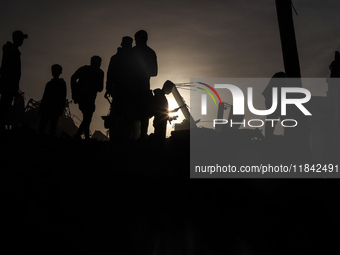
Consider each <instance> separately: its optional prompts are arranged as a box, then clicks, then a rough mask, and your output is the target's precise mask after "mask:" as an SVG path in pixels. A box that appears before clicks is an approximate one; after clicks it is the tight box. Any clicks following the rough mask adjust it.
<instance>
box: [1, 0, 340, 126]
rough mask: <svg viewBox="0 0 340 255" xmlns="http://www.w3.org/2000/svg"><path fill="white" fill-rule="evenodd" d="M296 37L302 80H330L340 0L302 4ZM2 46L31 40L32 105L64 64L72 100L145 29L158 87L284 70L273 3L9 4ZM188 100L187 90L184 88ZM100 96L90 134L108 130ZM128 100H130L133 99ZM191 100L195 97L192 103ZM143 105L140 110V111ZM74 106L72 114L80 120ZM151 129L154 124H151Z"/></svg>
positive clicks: (27, 68) (27, 75)
mask: <svg viewBox="0 0 340 255" xmlns="http://www.w3.org/2000/svg"><path fill="white" fill-rule="evenodd" d="M293 3H294V6H295V8H296V10H297V12H298V16H296V15H295V14H294V22H295V32H296V36H297V43H298V50H299V57H300V65H301V73H302V76H303V77H327V76H329V70H328V66H329V64H330V62H331V61H332V59H333V56H334V51H335V50H340V40H339V38H338V37H339V32H340V29H339V26H340V15H339V13H340V1H334V0H333V1H330V0H324V1H320V0H295V1H293ZM0 19H1V22H0V31H1V33H0V44H1V45H3V44H5V43H6V41H10V40H11V34H12V32H13V31H14V30H22V31H23V32H24V33H27V34H28V35H29V37H28V39H27V40H25V42H24V45H23V46H22V47H21V48H20V51H21V53H22V57H21V59H22V78H21V82H20V88H21V90H22V91H24V92H25V96H26V100H28V99H30V98H34V99H35V100H40V99H41V97H42V94H43V91H44V87H45V85H46V83H47V81H49V80H50V79H51V72H50V67H51V65H53V64H56V63H58V64H60V65H62V67H63V74H62V75H61V77H62V78H64V79H65V80H66V82H67V86H68V96H67V97H68V99H71V93H70V77H71V75H72V74H73V73H74V72H75V71H76V70H77V68H79V67H80V66H83V65H85V64H89V62H90V57H91V56H93V55H99V56H101V57H102V59H103V62H102V70H103V71H104V72H105V73H106V71H107V67H108V62H109V60H110V58H111V56H112V55H113V54H115V53H116V51H117V47H119V46H120V42H121V38H122V37H123V36H131V37H133V35H134V33H135V32H137V31H138V30H140V29H144V30H146V31H147V32H148V33H149V41H148V45H149V46H150V47H151V48H152V49H154V50H155V52H156V54H157V57H158V66H159V74H158V76H157V77H154V78H152V79H151V86H152V89H154V88H157V87H161V86H162V85H163V83H164V82H165V81H166V80H171V81H173V82H175V83H180V82H188V81H190V78H199V77H235V78H236V77H240V78H251V77H254V78H256V77H257V78H261V77H271V76H272V75H273V74H274V73H275V72H278V71H281V70H282V71H283V61H282V54H281V44H280V37H279V31H278V24H277V17H276V9H275V1H274V0H257V1H249V0H248V1H246V0H210V1H183V0H181V1H178V0H172V1H159V0H157V1H156V0H155V1H151V0H146V1H136V0H133V1H124V2H123V1H112V0H111V1H100V0H98V1H88V0H83V1H64V0H59V1H46V0H45V1H42V0H39V1H34V0H31V1H23V0H21V1H18V0H12V1H6V2H3V3H2V4H1V7H0ZM105 76H106V75H105ZM180 92H181V93H182V94H183V96H184V97H185V98H187V97H188V92H187V91H180ZM103 95H104V92H102V93H100V94H98V99H97V110H96V112H95V113H94V119H93V123H92V126H91V130H92V131H93V132H94V130H101V131H103V132H104V131H105V129H104V127H103V121H102V120H101V119H100V116H101V115H106V114H107V113H108V109H109V105H108V103H107V102H106V101H105V99H104V98H103ZM126 99H127V100H128V95H126ZM187 101H188V99H187ZM136 107H137V106H136ZM77 109H78V107H77V106H76V107H75V106H73V107H72V112H73V113H75V114H76V115H77V116H79V117H81V114H80V113H79V111H78V110H77ZM150 126H152V124H150Z"/></svg>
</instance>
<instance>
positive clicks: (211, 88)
mask: <svg viewBox="0 0 340 255" xmlns="http://www.w3.org/2000/svg"><path fill="white" fill-rule="evenodd" d="M197 83H198V84H201V85H203V86H205V87H207V88H209V89H210V90H211V91H212V92H214V93H215V95H216V96H217V98H218V100H219V101H220V104H221V106H223V103H222V100H221V98H220V95H219V94H218V93H217V91H216V90H215V89H214V88H213V87H211V86H210V85H209V84H206V83H203V82H197ZM197 88H198V89H201V90H203V91H204V92H206V93H207V94H208V95H209V96H210V97H211V98H212V99H213V100H214V103H215V105H216V106H217V103H216V100H215V98H214V96H213V95H212V94H211V92H210V91H209V90H207V89H205V88H201V87H197Z"/></svg>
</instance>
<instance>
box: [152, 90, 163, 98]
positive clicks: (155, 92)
mask: <svg viewBox="0 0 340 255" xmlns="http://www.w3.org/2000/svg"><path fill="white" fill-rule="evenodd" d="M153 93H154V94H155V96H164V91H163V90H162V89H154V90H153Z"/></svg>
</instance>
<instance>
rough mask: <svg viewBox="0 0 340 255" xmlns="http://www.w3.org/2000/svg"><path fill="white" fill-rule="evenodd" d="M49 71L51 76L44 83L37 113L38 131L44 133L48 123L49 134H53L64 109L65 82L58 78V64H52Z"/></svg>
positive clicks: (60, 71)
mask: <svg viewBox="0 0 340 255" xmlns="http://www.w3.org/2000/svg"><path fill="white" fill-rule="evenodd" d="M51 71H52V76H53V78H52V80H50V81H49V82H48V83H47V84H46V87H45V91H44V94H43V97H42V99H41V103H40V107H39V113H40V115H41V120H40V126H39V133H40V134H44V133H45V130H46V127H47V125H48V124H49V125H50V127H49V134H50V135H52V136H54V135H55V133H56V129H57V124H58V120H59V117H60V116H61V115H62V114H63V112H64V109H65V101H66V82H65V81H64V79H61V78H59V76H60V75H61V73H62V71H63V69H62V67H61V66H60V65H58V64H55V65H53V66H52V67H51Z"/></svg>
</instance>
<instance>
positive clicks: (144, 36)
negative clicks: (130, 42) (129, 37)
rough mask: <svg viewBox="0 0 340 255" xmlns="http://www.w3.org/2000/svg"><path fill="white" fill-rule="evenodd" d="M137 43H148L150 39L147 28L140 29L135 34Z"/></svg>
mask: <svg viewBox="0 0 340 255" xmlns="http://www.w3.org/2000/svg"><path fill="white" fill-rule="evenodd" d="M135 41H136V45H146V42H147V41H148V33H147V32H146V31H145V30H139V31H138V32H137V33H136V34H135Z"/></svg>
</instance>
